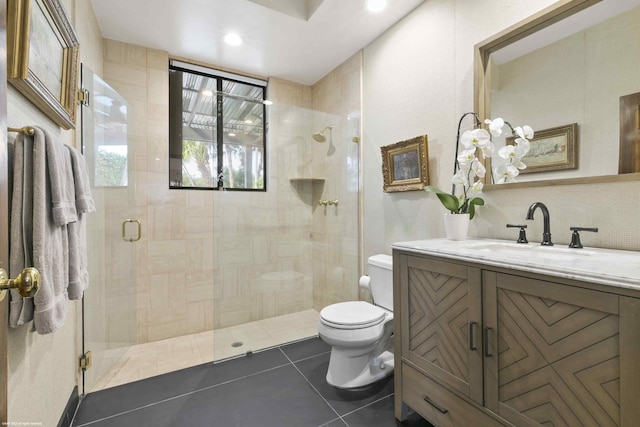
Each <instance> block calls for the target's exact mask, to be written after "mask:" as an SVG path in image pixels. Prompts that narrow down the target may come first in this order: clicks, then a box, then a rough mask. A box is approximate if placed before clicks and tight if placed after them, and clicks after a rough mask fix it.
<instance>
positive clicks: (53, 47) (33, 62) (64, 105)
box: [7, 0, 79, 129]
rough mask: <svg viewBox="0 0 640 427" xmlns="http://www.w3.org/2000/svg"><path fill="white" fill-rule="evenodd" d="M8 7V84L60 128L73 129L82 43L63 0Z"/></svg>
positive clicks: (19, 0)
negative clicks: (67, 13)
mask: <svg viewBox="0 0 640 427" xmlns="http://www.w3.org/2000/svg"><path fill="white" fill-rule="evenodd" d="M7 6H8V9H7V78H8V80H9V83H11V84H12V85H13V86H15V88H16V89H18V90H19V91H20V92H21V93H22V94H23V95H24V96H26V97H27V98H28V99H29V100H30V101H31V102H32V103H33V104H34V105H35V106H36V107H38V108H39V109H40V110H41V111H42V112H44V113H45V114H46V115H47V116H48V117H49V118H51V120H53V121H54V122H55V123H56V124H58V125H59V126H60V127H62V128H64V129H70V128H73V127H75V112H76V92H77V84H78V49H79V42H78V38H77V37H76V34H75V32H74V31H73V27H72V26H71V23H70V21H69V18H68V17H67V15H66V13H65V11H64V8H63V7H62V4H61V3H60V0H8V3H7Z"/></svg>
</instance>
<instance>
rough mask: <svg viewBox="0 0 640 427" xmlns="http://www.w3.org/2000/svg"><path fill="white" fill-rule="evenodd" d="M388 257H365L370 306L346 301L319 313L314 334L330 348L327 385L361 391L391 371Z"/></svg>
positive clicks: (389, 269) (390, 275) (391, 304)
mask: <svg viewBox="0 0 640 427" xmlns="http://www.w3.org/2000/svg"><path fill="white" fill-rule="evenodd" d="M391 265H392V264H391V257H390V256H388V255H375V256H373V257H371V258H369V261H368V271H369V277H366V276H363V277H362V278H361V280H360V284H361V286H364V287H370V289H371V292H372V294H373V301H374V304H370V303H368V302H365V301H347V302H340V303H337V304H332V305H329V306H327V307H325V308H323V309H322V310H321V311H320V319H319V322H318V335H319V336H320V338H321V339H322V340H323V341H325V342H326V343H327V344H329V345H330V346H331V356H330V359H329V368H328V370H327V382H328V383H329V384H331V385H332V386H334V387H337V388H342V389H354V388H361V387H365V386H367V385H370V384H372V383H374V382H376V381H379V380H381V379H383V378H385V377H386V376H388V375H390V374H391V373H392V372H393V353H392V352H391V350H392V347H393V312H392V310H391V309H392V308H393V292H392V288H393V279H392V270H391Z"/></svg>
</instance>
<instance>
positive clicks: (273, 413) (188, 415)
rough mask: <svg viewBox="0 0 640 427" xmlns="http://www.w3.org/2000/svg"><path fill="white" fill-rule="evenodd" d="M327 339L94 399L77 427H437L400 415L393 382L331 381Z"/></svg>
mask: <svg viewBox="0 0 640 427" xmlns="http://www.w3.org/2000/svg"><path fill="white" fill-rule="evenodd" d="M329 355H330V347H329V346H328V345H327V344H325V343H324V342H323V341H322V340H320V339H319V338H317V337H316V338H310V339H306V340H302V341H298V342H295V343H292V344H287V345H282V346H280V347H275V348H271V349H268V350H264V351H260V352H256V353H253V354H252V355H249V356H243V357H239V358H235V359H229V360H225V361H222V362H219V363H213V364H212V363H206V364H202V365H199V366H194V367H191V368H187V369H183V370H180V371H176V372H171V373H167V374H164V375H159V376H156V377H153V378H148V379H145V380H141V381H136V382H133V383H130V384H125V385H122V386H117V387H112V388H109V389H106V390H102V391H98V392H96V393H90V394H88V395H87V396H86V397H85V398H84V399H83V400H82V402H81V404H80V408H79V409H78V412H77V414H76V417H75V419H74V421H73V423H72V425H73V426H74V427H81V426H92V427H116V426H117V427H127V426H136V427H137V426H153V427H196V426H198V427H202V426H211V427H217V426H220V427H307V426H309V427H317V426H327V427H338V426H342V427H344V426H348V427H355V426H367V427H378V426H383V427H391V426H405V427H431V424H429V423H428V422H426V421H424V420H423V419H421V418H420V417H418V416H416V415H415V414H413V415H412V416H411V417H409V419H408V420H407V421H406V422H405V423H403V424H400V423H397V422H396V421H395V419H394V415H393V377H389V378H387V379H385V380H383V381H380V382H378V383H376V384H374V385H373V386H371V387H369V388H366V389H362V390H359V391H341V390H338V389H335V388H333V387H331V386H330V385H328V384H327V382H326V380H325V375H326V372H327V367H328V365H329Z"/></svg>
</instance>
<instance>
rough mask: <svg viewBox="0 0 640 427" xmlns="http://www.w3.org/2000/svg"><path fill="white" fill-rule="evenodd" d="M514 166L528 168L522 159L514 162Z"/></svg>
mask: <svg viewBox="0 0 640 427" xmlns="http://www.w3.org/2000/svg"><path fill="white" fill-rule="evenodd" d="M513 166H515V167H516V168H518V169H520V170H522V169H526V168H527V165H526V164H525V163H524V162H523V161H522V160H518V161H517V162H515V163H514V164H513Z"/></svg>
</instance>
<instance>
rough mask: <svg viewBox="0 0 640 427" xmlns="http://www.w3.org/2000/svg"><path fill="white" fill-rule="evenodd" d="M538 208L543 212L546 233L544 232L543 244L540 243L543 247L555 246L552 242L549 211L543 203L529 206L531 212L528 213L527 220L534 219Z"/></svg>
mask: <svg viewBox="0 0 640 427" xmlns="http://www.w3.org/2000/svg"><path fill="white" fill-rule="evenodd" d="M537 208H540V210H541V211H542V217H543V220H544V231H543V232H542V242H540V244H541V245H543V246H553V243H552V242H551V225H550V224H549V222H550V221H549V209H547V207H546V206H545V205H544V203H542V202H535V203H534V204H532V205H531V206H529V210H528V211H527V219H533V212H535V210H536V209H537Z"/></svg>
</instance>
